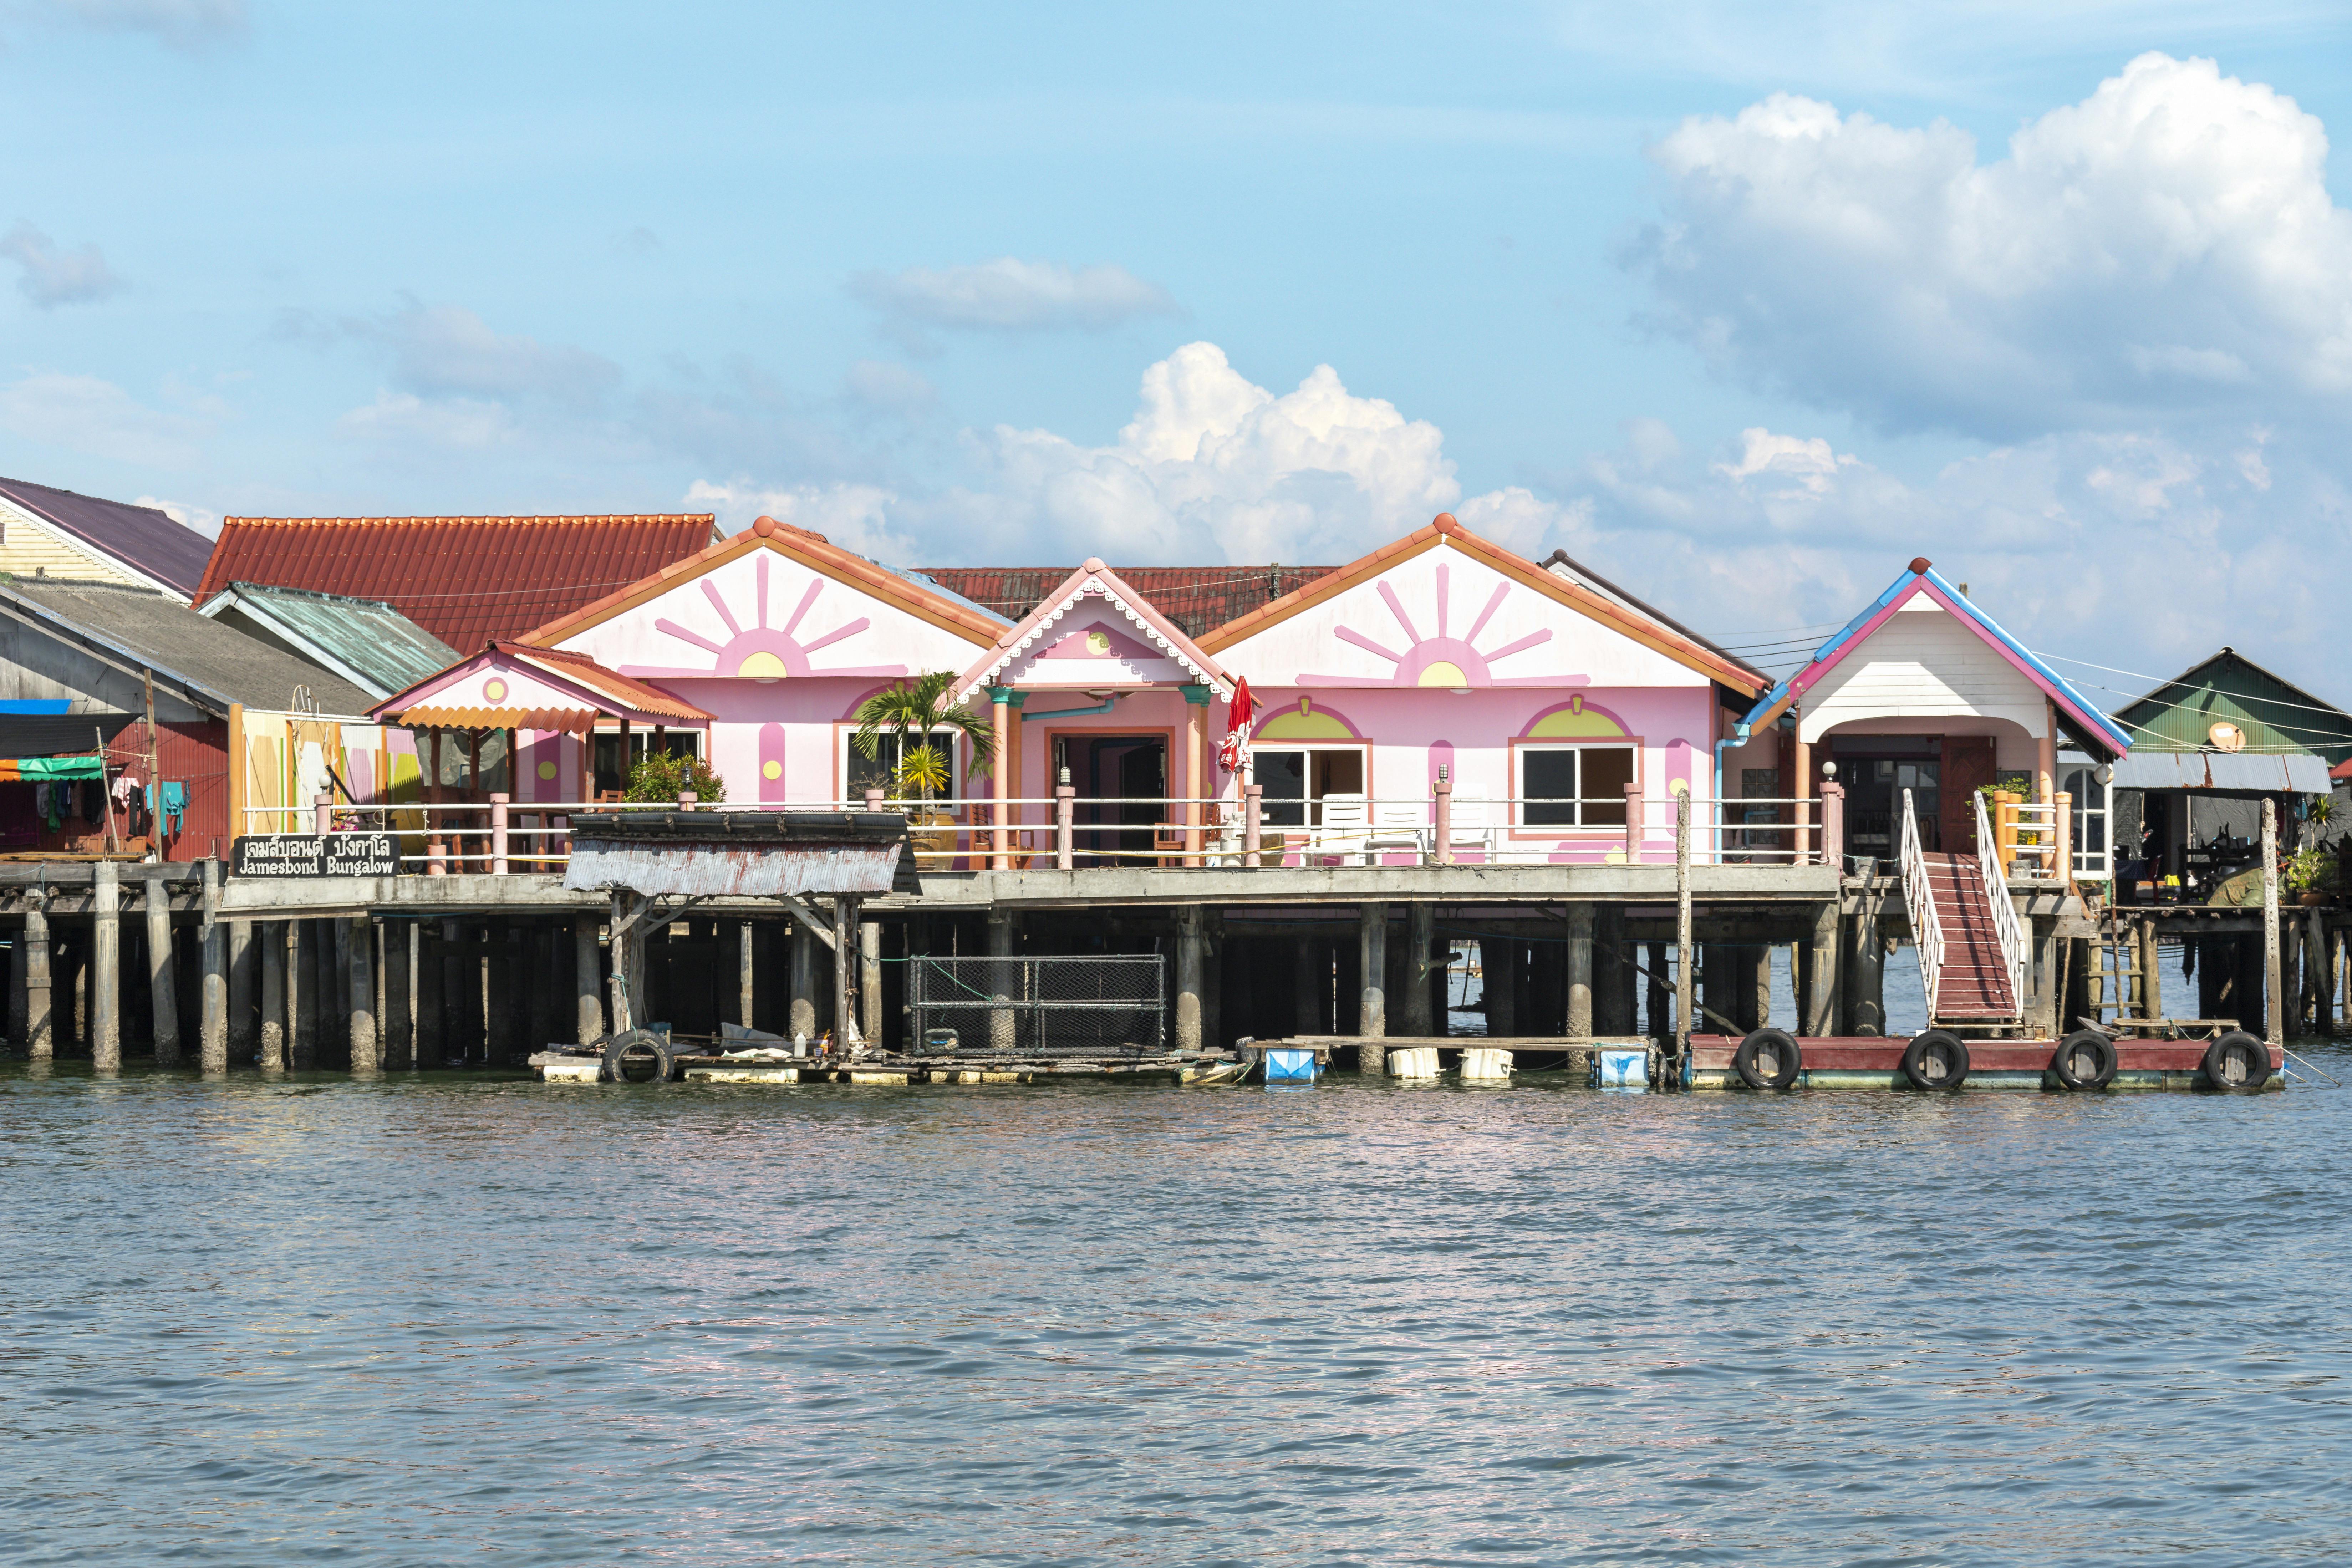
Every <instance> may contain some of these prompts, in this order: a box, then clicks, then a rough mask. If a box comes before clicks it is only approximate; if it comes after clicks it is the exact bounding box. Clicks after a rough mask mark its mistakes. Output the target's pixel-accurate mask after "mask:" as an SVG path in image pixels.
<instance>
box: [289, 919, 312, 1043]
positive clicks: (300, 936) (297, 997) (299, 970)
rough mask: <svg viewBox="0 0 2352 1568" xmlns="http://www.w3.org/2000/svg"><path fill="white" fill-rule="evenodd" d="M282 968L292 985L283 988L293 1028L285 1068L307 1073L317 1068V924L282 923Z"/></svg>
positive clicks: (290, 1033) (310, 922) (305, 922)
mask: <svg viewBox="0 0 2352 1568" xmlns="http://www.w3.org/2000/svg"><path fill="white" fill-rule="evenodd" d="M286 967H287V968H288V969H289V970H290V971H292V973H293V984H291V985H289V987H288V988H287V1001H288V1003H289V1005H290V1010H291V1011H292V1013H293V1015H294V1026H293V1028H292V1029H291V1030H290V1031H289V1035H290V1037H291V1039H292V1041H293V1058H292V1061H291V1063H290V1064H289V1065H291V1066H292V1068H294V1070H295V1071H296V1072H311V1071H314V1070H316V1069H317V1068H318V1066H319V922H318V921H287V922H286Z"/></svg>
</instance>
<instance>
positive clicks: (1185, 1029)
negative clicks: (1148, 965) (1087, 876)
mask: <svg viewBox="0 0 2352 1568" xmlns="http://www.w3.org/2000/svg"><path fill="white" fill-rule="evenodd" d="M992 934H993V933H992ZM1204 945H1205V944H1204V941H1203V938H1202V931H1201V906H1200V905H1198V904H1186V905H1185V906H1184V907H1183V908H1181V909H1180V910H1177V911H1176V1048H1177V1049H1178V1050H1180V1051H1197V1050H1199V1049H1200V1048H1201V982H1202V968H1203V964H1202V959H1203V956H1204V955H1203V953H1202V947H1203V946H1204Z"/></svg>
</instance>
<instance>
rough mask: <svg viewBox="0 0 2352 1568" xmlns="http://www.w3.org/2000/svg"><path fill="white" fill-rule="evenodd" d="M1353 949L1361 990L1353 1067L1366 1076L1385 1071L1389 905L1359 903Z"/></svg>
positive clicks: (1387, 1013) (1387, 1029)
mask: <svg viewBox="0 0 2352 1568" xmlns="http://www.w3.org/2000/svg"><path fill="white" fill-rule="evenodd" d="M1356 951H1357V953H1358V963H1359V965H1360V968H1359V973H1360V974H1361V975H1362V976H1363V993H1362V995H1361V998H1360V1000H1359V1002H1358V1003H1357V1011H1356V1037H1357V1039H1358V1040H1359V1041H1360V1042H1361V1043H1360V1044H1359V1045H1358V1046H1357V1047H1356V1070H1357V1071H1358V1072H1360V1073H1363V1074H1365V1075H1367V1076H1372V1075H1377V1074H1382V1073H1385V1072H1387V1071H1388V1065H1389V1064H1388V1049H1387V1047H1384V1046H1382V1045H1381V1041H1382V1040H1383V1039H1385V1038H1386V1037H1388V1032H1389V994H1388V974H1389V907H1388V905H1386V904H1363V905H1360V906H1359V907H1358V908H1357V910H1356Z"/></svg>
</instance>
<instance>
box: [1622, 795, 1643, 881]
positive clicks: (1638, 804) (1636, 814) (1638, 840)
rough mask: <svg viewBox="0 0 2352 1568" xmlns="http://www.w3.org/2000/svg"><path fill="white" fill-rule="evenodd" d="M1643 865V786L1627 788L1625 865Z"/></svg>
mask: <svg viewBox="0 0 2352 1568" xmlns="http://www.w3.org/2000/svg"><path fill="white" fill-rule="evenodd" d="M1641 863H1642V786H1641V785H1640V784H1627V785H1626V786H1625V864H1627V865H1628V866H1638V865H1640V864H1641Z"/></svg>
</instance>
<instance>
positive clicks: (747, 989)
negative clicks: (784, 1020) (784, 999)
mask: <svg viewBox="0 0 2352 1568" xmlns="http://www.w3.org/2000/svg"><path fill="white" fill-rule="evenodd" d="M740 932H741V934H740V938H739V940H738V942H737V946H736V951H737V952H738V953H739V954H743V953H749V952H751V927H750V926H749V925H745V926H743V927H741V928H740ZM742 974H743V980H742V984H741V991H740V996H741V1001H742V1006H743V1016H744V1017H746V1018H749V1017H750V1016H751V965H750V964H749V963H745V964H743V965H742ZM857 1026H858V1028H859V1029H861V1030H863V1031H864V1032H865V1035H866V1042H867V1043H868V1044H869V1045H874V1046H881V1045H883V1044H886V1043H887V1041H886V1039H885V1037H884V1035H883V1032H882V922H881V921H866V920H861V921H858V922H857Z"/></svg>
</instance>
